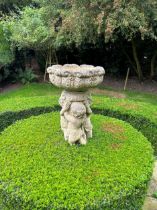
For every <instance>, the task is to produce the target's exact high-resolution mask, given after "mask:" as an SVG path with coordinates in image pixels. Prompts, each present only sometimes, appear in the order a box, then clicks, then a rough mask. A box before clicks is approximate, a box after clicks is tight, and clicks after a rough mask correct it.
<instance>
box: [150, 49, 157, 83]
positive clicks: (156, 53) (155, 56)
mask: <svg viewBox="0 0 157 210" xmlns="http://www.w3.org/2000/svg"><path fill="white" fill-rule="evenodd" d="M156 58H157V51H156V52H155V53H154V55H153V57H152V59H151V72H150V79H151V80H152V79H153V77H154V75H155V61H156Z"/></svg>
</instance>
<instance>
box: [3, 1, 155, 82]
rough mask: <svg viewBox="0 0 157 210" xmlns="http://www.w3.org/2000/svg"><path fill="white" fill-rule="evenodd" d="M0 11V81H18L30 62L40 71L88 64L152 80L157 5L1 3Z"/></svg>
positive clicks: (141, 2) (121, 3) (79, 2)
mask: <svg viewBox="0 0 157 210" xmlns="http://www.w3.org/2000/svg"><path fill="white" fill-rule="evenodd" d="M0 9H1V13H0V81H3V80H5V81H6V79H9V80H11V81H17V80H19V78H20V77H19V74H21V72H22V74H25V71H27V72H28V68H34V65H33V64H34V63H36V64H38V68H39V69H40V70H42V71H43V72H44V71H45V69H46V67H47V66H48V65H51V64H55V63H61V64H63V63H77V64H82V63H87V64H93V65H101V66H104V67H105V69H106V71H107V73H110V74H113V75H116V76H124V75H126V72H127V69H128V68H130V70H131V75H136V76H138V78H139V80H143V79H144V78H150V79H155V78H156V76H157V65H156V59H157V2H156V0H99V1H98V0H67V1H63V0H27V1H26V0H22V1H20V2H19V1H17V0H0ZM32 60H33V64H32ZM27 77H29V78H32V75H31V72H30V73H27Z"/></svg>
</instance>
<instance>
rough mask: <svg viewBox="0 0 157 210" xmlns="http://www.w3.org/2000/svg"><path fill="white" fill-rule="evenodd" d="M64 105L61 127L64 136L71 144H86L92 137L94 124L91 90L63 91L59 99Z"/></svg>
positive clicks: (61, 113)
mask: <svg viewBox="0 0 157 210" xmlns="http://www.w3.org/2000/svg"><path fill="white" fill-rule="evenodd" d="M59 104H60V105H61V107H62V110H61V112H60V115H61V129H62V130H63V132H64V138H65V140H66V141H68V142H69V143H70V144H73V143H76V142H78V143H80V144H86V143H87V139H88V138H91V137H92V124H91V121H90V115H91V113H92V110H91V108H90V104H91V99H90V94H89V92H87V91H86V92H70V91H63V92H62V94H61V97H60V99H59Z"/></svg>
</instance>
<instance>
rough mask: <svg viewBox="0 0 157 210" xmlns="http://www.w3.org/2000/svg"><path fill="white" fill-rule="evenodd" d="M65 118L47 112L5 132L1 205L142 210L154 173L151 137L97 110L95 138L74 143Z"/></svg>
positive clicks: (2, 137) (1, 156) (0, 155)
mask: <svg viewBox="0 0 157 210" xmlns="http://www.w3.org/2000/svg"><path fill="white" fill-rule="evenodd" d="M48 111H49V110H48ZM59 119H60V117H59V113H55V112H54V113H49V114H44V115H40V116H36V117H31V118H29V119H25V120H23V121H18V122H16V123H15V124H13V125H11V126H9V127H8V128H6V129H5V130H4V131H3V132H2V134H1V135H0V142H1V144H0V151H1V153H0V163H1V166H0V195H1V199H2V200H3V204H1V206H3V207H4V209H5V208H7V209H9V210H13V209H16V210H21V209H55V210H58V209H60V210H61V209H68V210H70V209H97V210H99V209H104V210H112V209H116V210H124V209H125V210H133V209H138V210H139V209H140V208H141V206H142V203H143V199H144V197H145V193H146V188H147V183H148V181H149V179H150V176H151V172H152V162H153V151H152V147H151V144H150V143H149V142H148V141H147V139H146V138H145V137H144V136H143V135H142V134H141V133H140V132H138V131H137V130H135V129H133V128H132V126H130V125H129V124H127V123H124V122H122V121H119V120H116V119H113V118H107V117H104V116H101V115H93V116H92V122H93V125H94V132H93V133H94V135H93V138H92V139H91V140H90V141H89V142H88V145H87V146H79V145H78V146H72V147H71V146H70V145H69V144H68V143H67V142H66V141H64V138H63V134H62V132H61V130H60V125H59V124H60V123H59ZM113 128H115V129H113Z"/></svg>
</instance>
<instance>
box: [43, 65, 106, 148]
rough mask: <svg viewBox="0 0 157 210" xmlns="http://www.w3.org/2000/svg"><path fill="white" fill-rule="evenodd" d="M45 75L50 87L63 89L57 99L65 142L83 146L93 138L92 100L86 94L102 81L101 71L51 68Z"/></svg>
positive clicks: (90, 68)
mask: <svg viewBox="0 0 157 210" xmlns="http://www.w3.org/2000/svg"><path fill="white" fill-rule="evenodd" d="M47 72H48V73H49V78H50V81H51V82H52V84H54V85H55V86H57V87H60V88H64V89H65V91H63V92H62V94H61V97H60V99H59V104H60V105H61V107H62V110H61V112H60V115H61V129H62V130H63V132H64V138H65V140H66V141H68V142H69V143H70V144H71V145H72V144H74V143H80V144H86V143H87V139H88V138H91V137H92V124H91V121H90V115H91V113H92V110H91V108H90V105H91V98H90V94H89V92H88V91H87V90H88V88H90V87H95V86H97V85H98V84H100V83H101V82H102V81H103V76H104V74H105V70H104V68H103V67H100V66H97V67H94V66H92V65H81V66H78V65H76V64H65V65H63V66H62V65H53V66H51V67H49V68H48V69H47Z"/></svg>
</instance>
